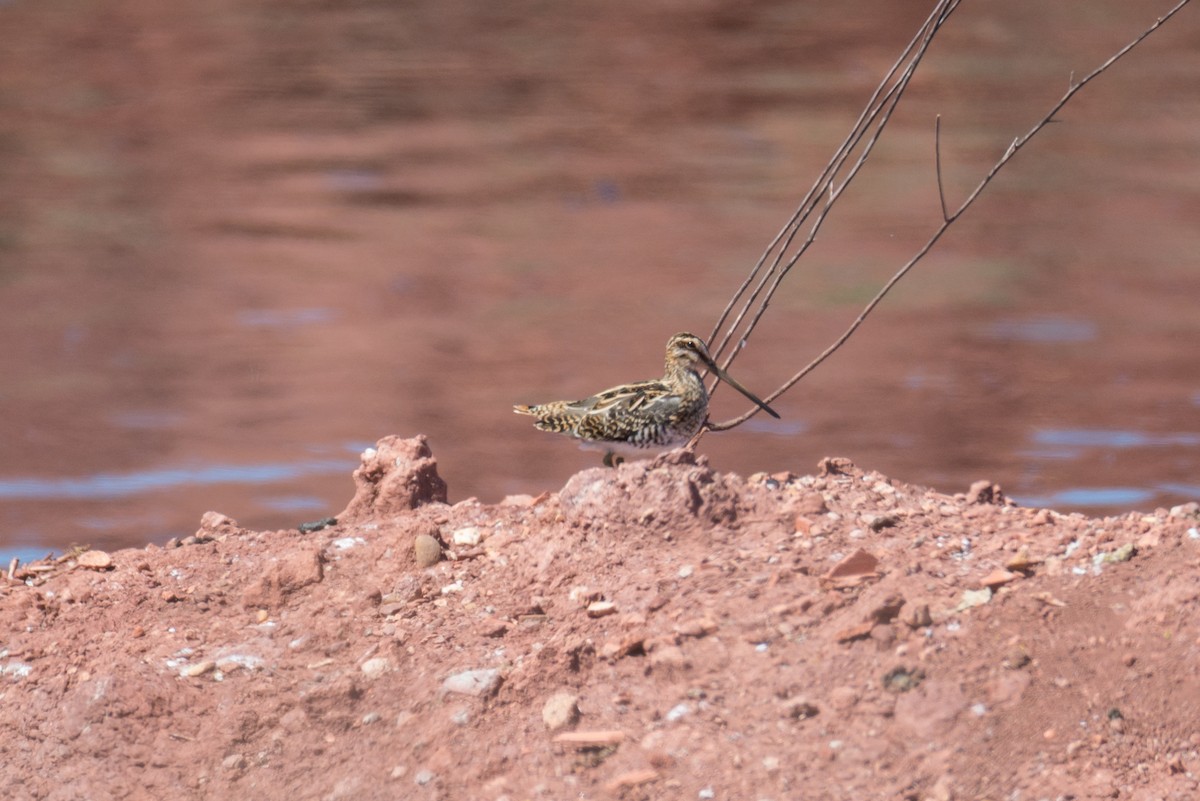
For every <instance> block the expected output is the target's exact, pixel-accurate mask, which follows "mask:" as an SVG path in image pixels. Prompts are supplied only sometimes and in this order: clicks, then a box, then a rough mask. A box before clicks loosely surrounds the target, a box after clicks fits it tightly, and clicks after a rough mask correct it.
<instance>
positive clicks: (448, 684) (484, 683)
mask: <svg viewBox="0 0 1200 801" xmlns="http://www.w3.org/2000/svg"><path fill="white" fill-rule="evenodd" d="M502 681H503V678H502V677H501V675H500V671H499V670H497V669H496V668H480V669H478V670H464V671H463V672H461V673H455V674H454V675H453V676H449V677H447V679H446V680H445V681H443V682H442V691H443V692H448V693H459V694H460V695H473V696H476V697H482V696H490V695H492V694H493V693H495V692H496V690H498V689H499V688H500V684H501V682H502Z"/></svg>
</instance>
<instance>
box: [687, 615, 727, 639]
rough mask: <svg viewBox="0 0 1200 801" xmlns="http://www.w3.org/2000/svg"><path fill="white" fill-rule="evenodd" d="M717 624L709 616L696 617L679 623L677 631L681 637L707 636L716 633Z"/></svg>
mask: <svg viewBox="0 0 1200 801" xmlns="http://www.w3.org/2000/svg"><path fill="white" fill-rule="evenodd" d="M718 628H719V625H718V624H717V621H715V620H713V619H712V618H711V617H708V616H705V617H698V618H694V619H692V620H689V621H687V622H686V623H684V624H683V625H681V626H680V627H679V628H678V629H677V631H678V632H679V634H680V636H682V637H697V638H699V637H707V636H708V635H710V634H714V633H716V631H717V629H718Z"/></svg>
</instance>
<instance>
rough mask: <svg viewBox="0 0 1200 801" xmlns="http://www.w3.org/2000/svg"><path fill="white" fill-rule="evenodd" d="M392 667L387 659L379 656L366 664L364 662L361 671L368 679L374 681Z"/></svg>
mask: <svg viewBox="0 0 1200 801" xmlns="http://www.w3.org/2000/svg"><path fill="white" fill-rule="evenodd" d="M391 667H392V665H391V663H390V662H389V661H388V660H387V657H383V656H377V657H375V658H374V659H368V660H367V661H366V662H363V663H362V667H361V668H359V669H360V670H362V672H363V675H364V676H366V677H367V678H368V679H372V680H374V679H377V678H379V677H380V676H382V675H383V674H384V673H387V672H388V671H389V670H391Z"/></svg>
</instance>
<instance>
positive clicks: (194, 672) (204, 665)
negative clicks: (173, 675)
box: [179, 660, 217, 679]
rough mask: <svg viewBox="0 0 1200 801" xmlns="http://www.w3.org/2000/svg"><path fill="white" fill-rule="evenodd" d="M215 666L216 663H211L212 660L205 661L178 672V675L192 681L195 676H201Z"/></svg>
mask: <svg viewBox="0 0 1200 801" xmlns="http://www.w3.org/2000/svg"><path fill="white" fill-rule="evenodd" d="M216 666H217V663H216V662H213V661H212V660H205V661H203V662H197V663H196V664H194V665H188V666H187V667H185V668H183V669H182V670H180V671H179V675H181V676H183V677H185V678H189V679H194V678H196V677H197V676H203V675H204V674H205V673H208V672H209V671H210V670H212V669H213V668H215V667H216Z"/></svg>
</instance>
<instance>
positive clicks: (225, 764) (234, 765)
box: [221, 754, 246, 771]
mask: <svg viewBox="0 0 1200 801" xmlns="http://www.w3.org/2000/svg"><path fill="white" fill-rule="evenodd" d="M221 767H222V768H224V769H225V770H229V771H234V770H245V769H246V757H244V756H242V755H241V754H230V755H229V756H227V757H225V758H224V759H222V760H221Z"/></svg>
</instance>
